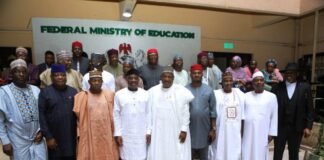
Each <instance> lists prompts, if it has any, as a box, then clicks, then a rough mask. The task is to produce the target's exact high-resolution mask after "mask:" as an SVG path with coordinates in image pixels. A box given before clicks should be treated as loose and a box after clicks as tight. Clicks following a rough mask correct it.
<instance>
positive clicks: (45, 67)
mask: <svg viewBox="0 0 324 160" xmlns="http://www.w3.org/2000/svg"><path fill="white" fill-rule="evenodd" d="M46 69H47V66H46V63H41V64H39V65H38V74H41V73H43V72H44V71H45V70H46Z"/></svg>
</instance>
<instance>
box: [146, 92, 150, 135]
mask: <svg viewBox="0 0 324 160" xmlns="http://www.w3.org/2000/svg"><path fill="white" fill-rule="evenodd" d="M150 106H151V105H150V95H149V101H148V103H146V105H145V115H146V124H147V125H146V134H149V135H150V134H151V129H152V108H151V107H150Z"/></svg>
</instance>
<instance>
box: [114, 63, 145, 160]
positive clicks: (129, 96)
mask: <svg viewBox="0 0 324 160" xmlns="http://www.w3.org/2000/svg"><path fill="white" fill-rule="evenodd" d="M139 75H140V73H139V71H137V70H136V69H131V70H129V71H128V72H127V73H126V75H125V76H126V79H127V83H128V87H126V88H124V89H121V90H119V91H118V92H116V95H115V100H114V124H115V131H114V136H115V139H116V141H117V144H118V146H119V150H120V158H121V159H122V160H144V159H146V155H147V143H149V142H150V135H149V134H148V133H149V132H150V130H149V127H150V126H149V125H148V124H149V122H150V112H149V108H148V98H149V95H148V92H147V91H145V90H144V89H142V88H139V87H138V85H139Z"/></svg>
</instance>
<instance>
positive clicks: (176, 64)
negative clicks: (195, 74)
mask: <svg viewBox="0 0 324 160" xmlns="http://www.w3.org/2000/svg"><path fill="white" fill-rule="evenodd" d="M172 67H173V69H174V70H173V75H174V80H173V84H179V85H182V86H186V85H187V84H188V83H189V74H188V72H187V71H186V70H184V69H183V58H182V57H181V56H179V55H176V56H174V57H173V64H172Z"/></svg>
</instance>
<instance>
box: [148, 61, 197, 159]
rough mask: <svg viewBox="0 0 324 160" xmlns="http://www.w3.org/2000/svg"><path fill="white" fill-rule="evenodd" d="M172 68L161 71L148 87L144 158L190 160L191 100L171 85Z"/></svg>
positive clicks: (186, 92)
mask: <svg viewBox="0 0 324 160" xmlns="http://www.w3.org/2000/svg"><path fill="white" fill-rule="evenodd" d="M173 79H174V75H173V68H172V67H167V68H165V69H164V70H163V71H162V74H161V81H162V84H158V85H156V86H154V87H152V88H151V89H150V90H149V107H150V109H151V111H152V116H151V118H152V120H151V130H152V131H151V135H152V138H151V145H150V148H149V151H148V160H191V138H190V137H191V136H190V129H189V123H190V113H189V103H190V102H191V101H192V100H193V99H194V96H193V95H192V93H191V92H190V91H189V90H187V89H186V88H185V87H183V86H181V85H177V84H173Z"/></svg>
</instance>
